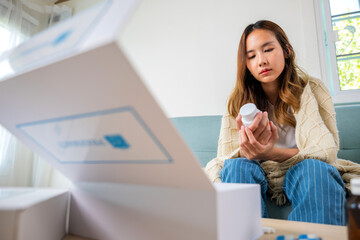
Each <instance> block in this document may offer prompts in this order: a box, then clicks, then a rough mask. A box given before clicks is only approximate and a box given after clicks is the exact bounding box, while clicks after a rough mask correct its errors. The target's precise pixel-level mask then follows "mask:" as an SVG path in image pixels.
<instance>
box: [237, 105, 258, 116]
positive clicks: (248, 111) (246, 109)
mask: <svg viewBox="0 0 360 240" xmlns="http://www.w3.org/2000/svg"><path fill="white" fill-rule="evenodd" d="M258 111H259V110H258V109H257V108H256V105H255V104H253V103H247V104H245V105H244V106H242V107H241V109H240V114H241V116H242V117H246V116H251V115H253V114H254V113H256V112H258Z"/></svg>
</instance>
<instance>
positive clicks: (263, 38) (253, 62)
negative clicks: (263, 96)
mask: <svg viewBox="0 0 360 240" xmlns="http://www.w3.org/2000/svg"><path fill="white" fill-rule="evenodd" d="M246 66H247V68H248V69H249V71H250V72H251V74H252V75H253V76H254V77H255V78H256V79H257V80H258V81H260V82H261V84H262V85H264V84H271V83H277V79H278V77H279V76H280V74H281V73H282V71H283V70H284V67H285V57H284V52H283V49H282V48H281V45H280V43H279V42H278V41H277V39H276V37H275V35H274V34H273V33H272V32H271V31H268V30H262V29H256V30H254V31H253V32H251V33H250V34H249V36H248V37H247V39H246Z"/></svg>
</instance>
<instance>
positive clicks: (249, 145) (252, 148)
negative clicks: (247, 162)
mask: <svg viewBox="0 0 360 240" xmlns="http://www.w3.org/2000/svg"><path fill="white" fill-rule="evenodd" d="M269 125H270V130H271V137H270V139H269V140H268V142H267V143H266V144H262V143H260V142H259V141H258V140H257V139H256V138H255V135H254V134H253V132H252V131H251V130H250V128H249V127H247V128H245V127H244V126H241V129H240V131H239V137H240V151H241V153H242V155H243V156H244V157H246V158H247V159H251V160H269V159H271V157H270V152H271V150H272V149H273V148H274V145H275V143H276V141H277V140H278V139H279V134H278V131H277V128H276V126H275V124H274V123H273V122H272V121H271V122H270V124H269Z"/></svg>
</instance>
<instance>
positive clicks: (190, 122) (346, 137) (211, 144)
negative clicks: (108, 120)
mask: <svg viewBox="0 0 360 240" xmlns="http://www.w3.org/2000/svg"><path fill="white" fill-rule="evenodd" d="M335 111H336V121H337V127H338V130H339V138H340V150H339V153H338V157H339V158H343V159H347V160H351V161H354V162H357V163H360V104H352V105H341V106H336V107H335ZM172 121H173V123H174V125H175V126H176V127H177V129H178V131H179V132H180V134H181V135H182V137H183V138H184V140H185V142H186V143H187V144H188V146H189V147H190V149H191V150H192V151H193V153H194V154H195V156H196V157H197V158H198V160H199V161H200V163H201V165H202V166H205V165H206V163H207V162H208V161H210V160H211V159H213V158H215V157H216V152H217V144H218V137H219V133H220V125H221V116H220V115H217V116H195V117H177V118H172Z"/></svg>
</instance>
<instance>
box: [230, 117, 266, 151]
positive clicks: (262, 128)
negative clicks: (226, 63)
mask: <svg viewBox="0 0 360 240" xmlns="http://www.w3.org/2000/svg"><path fill="white" fill-rule="evenodd" d="M241 118H242V116H241V114H240V113H239V114H238V116H237V118H236V123H237V129H238V130H239V131H240V129H241V127H242V126H243V123H242V121H241ZM248 128H249V129H250V130H251V131H252V133H253V135H254V137H255V139H256V140H257V141H258V142H259V143H261V144H263V145H265V144H267V143H268V142H269V140H270V138H271V128H270V122H269V118H268V113H267V112H258V113H257V114H256V116H255V118H254V120H253V122H252V123H251V124H250V126H249V127H248Z"/></svg>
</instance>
